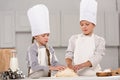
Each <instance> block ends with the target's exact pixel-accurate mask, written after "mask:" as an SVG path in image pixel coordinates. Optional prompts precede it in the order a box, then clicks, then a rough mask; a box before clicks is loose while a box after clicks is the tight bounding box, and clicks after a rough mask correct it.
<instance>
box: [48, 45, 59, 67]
mask: <svg viewBox="0 0 120 80" xmlns="http://www.w3.org/2000/svg"><path fill="white" fill-rule="evenodd" d="M49 51H50V53H51V66H58V65H61V64H60V63H59V61H58V59H57V56H56V54H55V51H54V49H53V47H49Z"/></svg>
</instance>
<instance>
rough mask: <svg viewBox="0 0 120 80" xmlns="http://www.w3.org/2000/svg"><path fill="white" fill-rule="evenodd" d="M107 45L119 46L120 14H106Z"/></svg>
mask: <svg viewBox="0 0 120 80" xmlns="http://www.w3.org/2000/svg"><path fill="white" fill-rule="evenodd" d="M105 33H106V34H105V38H106V45H108V46H118V45H119V16H118V12H105Z"/></svg>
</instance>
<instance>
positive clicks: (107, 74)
mask: <svg viewBox="0 0 120 80" xmlns="http://www.w3.org/2000/svg"><path fill="white" fill-rule="evenodd" d="M96 75H97V76H98V77H105V76H112V72H97V73H96Z"/></svg>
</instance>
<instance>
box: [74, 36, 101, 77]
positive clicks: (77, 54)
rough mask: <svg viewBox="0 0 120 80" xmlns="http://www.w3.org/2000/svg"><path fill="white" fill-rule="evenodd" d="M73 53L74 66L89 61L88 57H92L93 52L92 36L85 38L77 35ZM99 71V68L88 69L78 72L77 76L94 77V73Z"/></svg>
mask: <svg viewBox="0 0 120 80" xmlns="http://www.w3.org/2000/svg"><path fill="white" fill-rule="evenodd" d="M75 45H76V47H75V51H74V65H77V64H81V63H84V62H86V61H88V60H89V58H90V57H92V56H93V55H94V51H95V41H94V34H92V35H91V36H85V35H83V34H80V35H78V39H77V40H76V43H75ZM99 70H100V66H99V65H98V66H96V67H91V68H90V67H89V68H84V69H80V70H78V75H82V76H91V75H96V71H99Z"/></svg>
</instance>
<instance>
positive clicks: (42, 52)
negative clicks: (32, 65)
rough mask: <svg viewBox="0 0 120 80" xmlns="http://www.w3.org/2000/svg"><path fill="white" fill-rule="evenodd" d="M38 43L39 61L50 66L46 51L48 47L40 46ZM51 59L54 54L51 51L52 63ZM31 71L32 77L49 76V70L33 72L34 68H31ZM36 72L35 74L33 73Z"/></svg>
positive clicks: (42, 64)
mask: <svg viewBox="0 0 120 80" xmlns="http://www.w3.org/2000/svg"><path fill="white" fill-rule="evenodd" d="M36 45H37V47H38V63H39V65H41V66H48V56H47V53H46V48H45V47H42V48H40V47H39V44H38V43H37V42H36ZM51 59H52V55H51V53H50V63H51ZM30 73H32V75H30V76H29V77H30V78H39V77H48V72H45V71H36V72H33V71H32V69H30ZM33 73H34V74H33Z"/></svg>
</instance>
